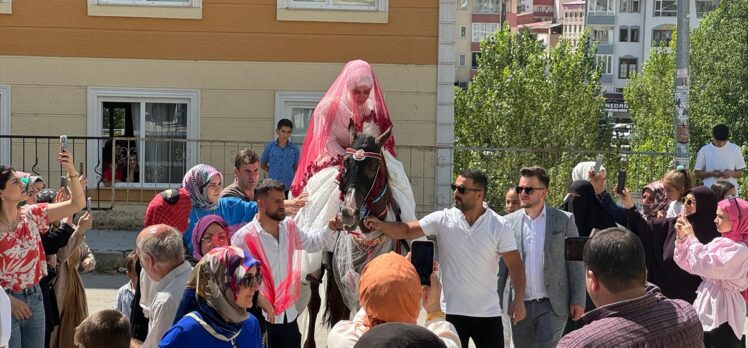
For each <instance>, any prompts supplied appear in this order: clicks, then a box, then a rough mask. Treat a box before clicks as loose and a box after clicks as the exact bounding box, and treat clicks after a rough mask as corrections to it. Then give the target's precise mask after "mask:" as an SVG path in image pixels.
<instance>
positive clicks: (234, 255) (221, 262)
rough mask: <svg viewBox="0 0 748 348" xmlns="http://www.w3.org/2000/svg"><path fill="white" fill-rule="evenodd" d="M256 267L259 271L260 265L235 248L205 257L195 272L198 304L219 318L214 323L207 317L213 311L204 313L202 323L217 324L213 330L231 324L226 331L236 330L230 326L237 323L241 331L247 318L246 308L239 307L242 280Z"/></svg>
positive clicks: (210, 253)
mask: <svg viewBox="0 0 748 348" xmlns="http://www.w3.org/2000/svg"><path fill="white" fill-rule="evenodd" d="M254 266H257V268H258V269H257V272H259V271H260V270H259V268H260V262H259V261H257V260H255V259H254V258H252V255H250V254H249V251H247V250H242V249H239V248H237V247H234V246H226V247H221V248H216V249H213V250H211V251H210V252H209V253H208V254H206V255H205V256H203V258H202V260H200V262H199V263H198V264H197V265H196V266H195V269H194V271H193V272H197V287H196V293H197V299H198V304H200V307H201V309H203V307H204V306H203V305H207V306H208V307H209V308H210V309H212V310H215V312H216V313H217V315H218V316H220V318H213V319H215V320H211V318H206V314H210V312H212V311H208V312H209V313H204V311H203V310H201V314H203V320H205V321H207V322H209V323H211V321H215V323H211V326H213V327H214V328H216V327H215V326H219V327H220V326H221V325H222V324H224V325H225V324H228V326H226V327H225V328H226V329H234V328H235V327H234V326H233V325H231V324H238V328H241V325H242V323H243V322H244V321H245V320H247V318H248V315H247V310H246V308H241V307H239V306H238V305H237V304H236V299H237V296H238V294H239V287H240V286H241V282H242V280H243V279H244V277H245V275H247V273H248V271H249V269H250V268H252V267H254ZM219 319H220V320H219Z"/></svg>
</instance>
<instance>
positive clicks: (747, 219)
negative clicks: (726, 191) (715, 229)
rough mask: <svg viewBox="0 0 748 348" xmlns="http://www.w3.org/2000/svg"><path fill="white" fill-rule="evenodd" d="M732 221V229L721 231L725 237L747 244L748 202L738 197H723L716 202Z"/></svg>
mask: <svg viewBox="0 0 748 348" xmlns="http://www.w3.org/2000/svg"><path fill="white" fill-rule="evenodd" d="M717 208H719V209H721V210H722V211H724V212H725V213H727V216H728V217H729V218H730V222H732V231H730V232H727V233H722V236H724V237H725V238H730V239H732V240H734V241H736V242H743V243H744V244H746V245H748V202H746V201H745V200H742V199H740V198H730V199H725V200H722V201H720V202H719V203H717Z"/></svg>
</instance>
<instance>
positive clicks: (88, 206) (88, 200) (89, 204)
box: [86, 197, 91, 214]
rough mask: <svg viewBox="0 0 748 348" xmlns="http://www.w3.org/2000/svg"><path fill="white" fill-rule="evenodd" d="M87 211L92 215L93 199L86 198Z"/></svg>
mask: <svg viewBox="0 0 748 348" xmlns="http://www.w3.org/2000/svg"><path fill="white" fill-rule="evenodd" d="M86 211H88V213H89V214H91V197H88V198H86Z"/></svg>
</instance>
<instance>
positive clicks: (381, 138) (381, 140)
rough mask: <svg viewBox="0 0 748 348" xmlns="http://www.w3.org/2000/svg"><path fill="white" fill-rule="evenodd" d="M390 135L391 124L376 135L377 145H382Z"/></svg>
mask: <svg viewBox="0 0 748 348" xmlns="http://www.w3.org/2000/svg"><path fill="white" fill-rule="evenodd" d="M390 135H392V126H390V128H387V130H386V131H384V133H382V135H380V136H379V137H377V146H379V147H380V148H381V147H383V146H384V144H385V143H386V142H387V140H388V139H389V138H390Z"/></svg>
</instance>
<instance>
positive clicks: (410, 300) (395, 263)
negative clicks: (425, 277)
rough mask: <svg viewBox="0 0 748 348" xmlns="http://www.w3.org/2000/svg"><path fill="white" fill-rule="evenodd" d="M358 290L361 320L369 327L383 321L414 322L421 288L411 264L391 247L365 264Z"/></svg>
mask: <svg viewBox="0 0 748 348" xmlns="http://www.w3.org/2000/svg"><path fill="white" fill-rule="evenodd" d="M358 294H359V300H360V301H361V307H363V308H364V311H365V312H366V317H365V318H364V324H365V325H366V326H367V327H369V328H372V327H374V326H376V325H378V324H381V323H385V322H401V323H411V324H415V323H416V320H417V319H418V312H419V311H420V299H421V295H422V294H423V289H422V288H421V281H420V278H419V277H418V273H417V272H416V269H415V267H413V264H411V263H410V261H408V260H407V259H406V258H405V257H403V256H401V255H399V254H397V253H395V252H392V251H391V252H389V253H386V254H383V255H379V256H377V257H376V258H374V259H373V260H371V262H369V264H367V265H366V267H364V271H363V273H362V274H361V279H360V280H359V283H358Z"/></svg>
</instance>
